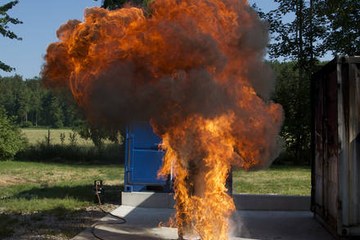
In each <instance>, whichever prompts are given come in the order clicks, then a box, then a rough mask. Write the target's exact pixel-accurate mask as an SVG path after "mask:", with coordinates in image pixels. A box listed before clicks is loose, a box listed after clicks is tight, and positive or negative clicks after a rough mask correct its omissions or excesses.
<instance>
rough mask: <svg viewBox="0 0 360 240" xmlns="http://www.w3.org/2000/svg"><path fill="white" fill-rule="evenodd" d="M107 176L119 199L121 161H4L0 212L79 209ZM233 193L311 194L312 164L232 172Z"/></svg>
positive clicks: (107, 183) (0, 169) (0, 174)
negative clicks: (114, 162)
mask: <svg viewBox="0 0 360 240" xmlns="http://www.w3.org/2000/svg"><path fill="white" fill-rule="evenodd" d="M97 179H102V180H104V184H105V187H108V188H109V189H112V190H114V191H115V192H116V193H115V195H114V196H113V198H115V199H116V198H118V197H119V194H120V190H121V189H122V187H123V179H124V169H123V167H122V166H120V165H114V164H112V165H95V164H77V163H72V164H69V163H61V164H57V163H38V162H21V161H2V162H0V202H1V204H0V212H12V213H24V212H26V213H31V212H36V211H48V210H51V209H54V208H57V207H63V208H67V209H69V210H77V209H79V208H83V207H86V206H90V205H92V204H93V200H94V193H93V182H94V180H97ZM233 191H234V193H251V194H285V195H310V168H307V167H285V166H276V167H272V168H269V169H267V170H263V171H256V172H244V171H239V170H237V171H234V173H233Z"/></svg>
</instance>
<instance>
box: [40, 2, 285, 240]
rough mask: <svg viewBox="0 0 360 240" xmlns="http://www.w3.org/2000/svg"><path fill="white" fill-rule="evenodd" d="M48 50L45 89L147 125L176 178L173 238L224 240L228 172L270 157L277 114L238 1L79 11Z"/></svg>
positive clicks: (258, 47) (253, 21) (260, 44)
mask: <svg viewBox="0 0 360 240" xmlns="http://www.w3.org/2000/svg"><path fill="white" fill-rule="evenodd" d="M57 36H58V38H59V41H58V42H56V43H52V44H50V45H49V47H48V49H47V54H46V56H45V61H46V63H45V65H44V68H43V71H42V75H43V79H44V83H45V84H46V85H47V86H49V87H65V88H67V89H69V90H70V91H71V92H72V94H73V96H74V98H75V100H76V101H77V102H78V104H79V105H80V106H81V107H82V108H83V109H84V110H85V112H86V113H87V116H88V118H89V120H90V121H92V122H97V123H102V124H106V125H113V126H114V125H115V126H116V125H119V124H123V123H127V122H129V121H132V120H148V119H151V124H152V126H153V128H154V131H155V132H156V133H157V134H158V135H159V136H161V137H162V139H163V148H164V149H165V150H166V154H165V157H164V161H163V166H162V168H161V169H160V171H159V174H160V175H162V174H163V175H166V174H169V173H170V172H171V171H172V172H173V173H174V175H175V180H174V181H175V182H174V185H175V186H174V190H175V199H176V206H175V207H176V224H177V227H178V229H179V234H180V235H182V236H183V237H185V236H186V235H189V236H192V235H194V236H199V237H201V239H204V240H205V239H228V232H229V225H228V224H229V223H228V222H229V218H230V216H231V214H232V212H233V211H234V210H235V207H234V203H233V201H232V199H231V197H230V196H229V195H228V194H227V189H226V186H225V182H226V178H227V176H228V174H229V171H230V168H231V166H238V167H241V168H244V169H252V168H258V167H264V166H266V165H268V164H269V163H270V162H271V160H272V159H274V157H275V156H276V153H277V152H276V150H277V143H276V138H277V134H278V132H279V129H280V126H281V124H282V118H283V116H282V108H281V106H279V105H278V104H275V103H272V102H271V101H269V95H270V92H271V86H272V85H273V77H272V74H271V71H270V69H269V67H268V66H267V65H266V64H264V63H263V56H264V49H265V47H266V45H267V31H266V25H265V24H264V23H262V22H261V21H260V20H259V19H258V17H257V15H256V13H255V12H254V11H253V10H252V9H251V8H250V6H249V4H248V2H247V1H246V0H196V1H194V0H155V1H152V3H151V4H150V5H149V9H147V10H146V11H144V10H143V9H141V8H136V7H131V6H128V7H125V8H122V9H118V10H114V11H108V10H105V9H101V8H90V9H86V11H85V17H84V20H83V21H77V20H71V21H69V22H67V23H66V24H64V25H62V26H61V27H60V28H59V30H58V31H57Z"/></svg>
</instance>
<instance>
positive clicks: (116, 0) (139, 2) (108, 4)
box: [94, 0, 152, 10]
mask: <svg viewBox="0 0 360 240" xmlns="http://www.w3.org/2000/svg"><path fill="white" fill-rule="evenodd" d="M94 1H97V0H94ZM151 1H152V0H102V1H101V7H102V8H106V9H109V10H114V9H117V8H121V7H123V6H124V5H126V4H129V3H130V4H132V5H135V6H147V5H148V4H149V3H150V2H151Z"/></svg>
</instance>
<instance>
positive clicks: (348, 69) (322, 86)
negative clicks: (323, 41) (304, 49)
mask: <svg viewBox="0 0 360 240" xmlns="http://www.w3.org/2000/svg"><path fill="white" fill-rule="evenodd" d="M311 89H312V94H311V95H312V116H313V119H312V120H313V121H312V153H313V154H312V158H313V159H312V160H313V161H312V181H311V182H312V193H311V208H312V211H313V212H314V215H315V218H316V219H318V220H319V221H320V222H322V223H323V224H324V225H325V226H326V227H327V228H328V229H329V230H330V231H331V232H332V233H333V234H334V235H336V236H338V237H355V236H360V57H344V56H341V57H336V58H335V59H334V60H332V61H331V62H329V63H328V64H326V65H325V66H324V67H323V68H322V69H321V70H320V71H318V72H317V73H315V74H314V75H313V78H312V87H311Z"/></svg>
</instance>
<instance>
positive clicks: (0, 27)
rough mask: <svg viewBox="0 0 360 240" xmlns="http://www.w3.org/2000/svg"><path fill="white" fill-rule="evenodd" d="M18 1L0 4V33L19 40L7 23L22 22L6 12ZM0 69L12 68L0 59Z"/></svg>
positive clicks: (10, 69)
mask: <svg viewBox="0 0 360 240" xmlns="http://www.w3.org/2000/svg"><path fill="white" fill-rule="evenodd" d="M18 3H19V1H18V0H16V1H11V2H9V3H6V4H4V5H0V34H1V35H2V36H3V37H6V38H10V39H16V40H21V38H20V37H18V36H17V35H16V34H15V33H14V32H12V31H11V30H9V24H21V23H22V22H21V21H20V20H19V19H17V18H12V17H10V16H9V14H8V13H7V12H8V11H9V10H10V9H12V8H13V7H14V6H15V5H16V4H18ZM0 70H3V71H5V72H11V71H13V70H14V68H12V67H10V66H9V65H7V64H5V63H4V62H2V61H0Z"/></svg>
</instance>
